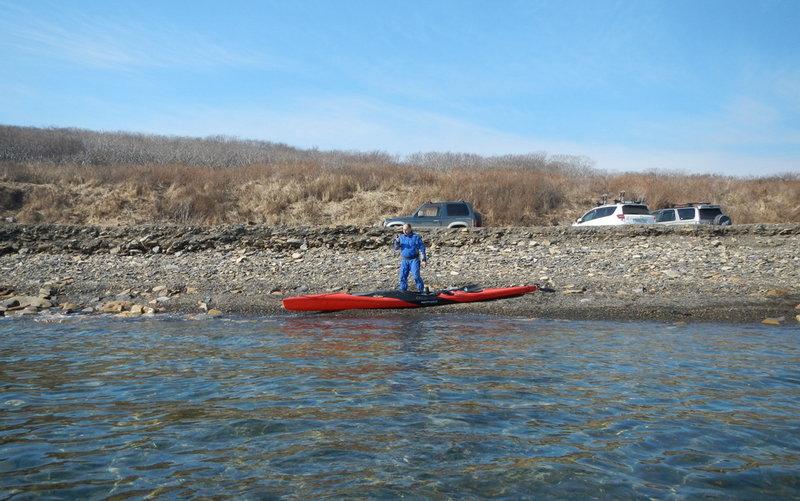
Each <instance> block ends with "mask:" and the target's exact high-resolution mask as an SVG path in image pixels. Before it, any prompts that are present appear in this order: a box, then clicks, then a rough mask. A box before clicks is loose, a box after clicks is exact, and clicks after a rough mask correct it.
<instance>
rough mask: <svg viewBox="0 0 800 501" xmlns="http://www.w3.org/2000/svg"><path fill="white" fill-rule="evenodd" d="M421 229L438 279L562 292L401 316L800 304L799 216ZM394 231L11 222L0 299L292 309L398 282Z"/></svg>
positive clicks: (602, 315) (768, 310) (24, 307)
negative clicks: (304, 298) (753, 221)
mask: <svg viewBox="0 0 800 501" xmlns="http://www.w3.org/2000/svg"><path fill="white" fill-rule="evenodd" d="M419 233H420V234H421V235H422V236H423V238H424V240H425V243H426V245H427V246H428V249H429V257H430V261H429V264H428V267H427V268H426V269H424V270H423V278H424V279H425V281H426V284H427V285H428V286H429V287H430V288H431V289H435V288H440V287H449V286H460V285H466V284H479V285H481V286H484V287H504V286H511V285H525V284H540V285H542V286H547V287H551V288H553V289H555V292H548V293H546V292H537V293H532V294H528V295H526V296H523V297H518V298H512V299H507V300H500V301H493V302H486V303H473V304H464V305H453V306H443V307H440V308H435V309H424V310H413V312H412V311H411V310H402V311H403V314H432V313H434V312H435V314H459V313H466V312H469V313H479V314H490V315H515V316H526V317H536V318H551V319H573V320H577V319H591V320H648V321H666V322H707V321H713V322H762V321H764V320H767V321H768V322H772V323H776V324H786V325H797V322H798V317H797V315H799V314H800V310H798V309H796V308H797V307H798V305H800V225H738V226H730V227H713V226H691V227H689V226H684V227H663V226H658V227H655V226H627V227H595V228H572V227H541V228H540V227H536V228H473V229H467V230H433V231H420V232H419ZM394 235H395V232H394V231H391V230H388V229H383V228H378V227H368V228H363V227H303V228H288V227H286V228H276V227H265V226H259V225H252V226H229V227H200V228H197V227H177V226H135V227H108V228H106V227H82V226H55V225H36V226H28V225H16V224H4V225H0V270H1V271H2V278H0V302H1V303H0V304H2V305H1V306H0V313H4V314H6V315H11V314H17V313H20V312H22V311H24V312H27V313H33V312H34V310H35V311H42V310H48V311H60V312H65V313H71V314H79V313H92V312H95V313H96V312H105V311H116V312H122V313H123V314H126V315H132V314H140V313H147V312H153V311H154V312H156V314H158V313H159V312H173V313H182V314H208V313H207V312H212V313H213V314H223V315H229V314H256V315H297V314H298V313H292V312H287V311H285V310H283V309H282V307H281V302H280V300H281V299H282V298H284V297H288V296H295V295H302V294H311V293H321V292H328V291H339V290H349V291H352V292H364V291H370V290H379V289H391V288H395V287H396V286H397V276H396V274H397V264H398V258H397V255H396V254H395V253H394V252H393V251H392V248H391V241H392V238H393V236H394ZM34 298H39V299H45V300H46V301H39V302H38V303H37V302H36V301H34ZM14 301H16V303H17V304H16V305H15V304H14ZM48 302H49V306H48ZM339 314H341V313H337V314H334V315H339ZM347 314H348V315H353V314H360V315H373V314H375V313H374V312H356V313H354V312H349V313H347Z"/></svg>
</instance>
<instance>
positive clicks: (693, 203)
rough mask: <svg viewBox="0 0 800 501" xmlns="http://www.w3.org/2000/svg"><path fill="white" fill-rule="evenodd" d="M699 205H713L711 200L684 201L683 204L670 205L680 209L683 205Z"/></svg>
mask: <svg viewBox="0 0 800 501" xmlns="http://www.w3.org/2000/svg"><path fill="white" fill-rule="evenodd" d="M699 205H713V204H712V203H711V202H684V203H682V204H672V205H671V206H670V207H672V208H673V209H679V208H681V207H697V206H699Z"/></svg>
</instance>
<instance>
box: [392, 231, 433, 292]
mask: <svg viewBox="0 0 800 501" xmlns="http://www.w3.org/2000/svg"><path fill="white" fill-rule="evenodd" d="M394 248H395V249H398V248H399V249H400V290H401V291H405V290H408V274H409V272H410V273H412V274H413V275H414V281H415V282H416V283H417V290H418V291H419V292H425V283H424V282H423V281H422V275H421V274H420V271H419V269H420V263H421V264H422V267H423V268H424V267H425V266H426V265H427V264H428V259H427V256H426V255H425V244H424V243H423V242H422V237H420V236H419V235H417V234H416V233H414V230H412V229H411V225H410V224H408V223H406V224H404V225H403V233H402V234H400V235H398V236H397V238H395V239H394Z"/></svg>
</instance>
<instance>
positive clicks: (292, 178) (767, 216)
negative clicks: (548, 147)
mask: <svg viewBox="0 0 800 501" xmlns="http://www.w3.org/2000/svg"><path fill="white" fill-rule="evenodd" d="M620 191H625V192H626V198H643V199H644V200H645V201H646V202H647V203H648V205H649V206H650V208H651V209H653V210H655V209H658V208H662V207H666V206H668V205H669V204H671V203H680V202H688V201H699V200H703V201H710V202H714V203H719V204H722V205H723V206H724V207H725V208H726V210H727V212H728V213H729V214H730V215H731V217H732V218H733V220H734V222H735V223H742V224H746V223H798V222H800V175H799V174H798V173H791V174H786V175H783V176H774V177H768V178H759V177H752V178H745V179H742V178H734V177H726V176H712V175H684V174H680V173H676V174H665V173H657V172H643V173H622V174H618V173H607V172H603V171H600V170H597V169H594V168H592V167H591V162H590V161H589V160H588V159H586V158H583V157H570V156H549V155H547V154H545V153H533V154H529V155H506V156H500V157H480V156H477V155H468V154H456V153H420V154H416V155H410V156H408V157H404V158H399V157H397V156H392V155H389V154H386V153H382V152H366V153H361V152H342V151H328V152H323V151H318V150H300V149H296V148H292V147H290V146H287V145H284V144H279V143H269V142H257V141H243V140H237V139H231V138H225V137H212V138H203V139H200V138H180V137H164V136H146V135H141V134H129V133H121V132H115V133H100V132H92V131H85V130H79V129H37V128H24V127H11V126H0V216H2V217H3V218H4V219H8V220H15V221H18V222H21V223H56V224H61V223H63V224H92V225H127V224H154V223H177V224H192V225H220V224H246V223H263V224H268V225H282V226H301V225H302V226H306V225H345V224H347V225H360V226H369V225H375V224H377V223H379V222H380V221H381V220H382V219H383V218H386V217H390V216H399V215H405V214H408V213H410V212H411V211H412V210H413V209H415V208H416V207H417V206H418V205H419V204H421V203H422V202H424V201H426V200H460V199H463V200H468V201H471V202H472V203H473V204H474V205H475V206H476V208H477V209H478V210H479V211H481V212H482V213H483V214H484V216H485V218H484V220H485V224H487V225H489V226H550V225H568V224H570V223H571V221H572V220H574V219H575V218H576V217H578V216H580V215H581V214H582V213H583V212H584V211H585V210H586V209H588V208H590V207H591V206H592V205H593V204H594V202H596V201H597V200H598V199H599V197H600V196H601V195H602V194H604V193H607V194H609V195H610V196H611V197H612V198H613V197H614V196H616V195H617V194H618V193H619V192H620Z"/></svg>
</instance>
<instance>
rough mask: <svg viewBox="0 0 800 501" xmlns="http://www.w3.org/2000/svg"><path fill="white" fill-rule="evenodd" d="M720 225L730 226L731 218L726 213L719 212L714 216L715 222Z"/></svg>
mask: <svg viewBox="0 0 800 501" xmlns="http://www.w3.org/2000/svg"><path fill="white" fill-rule="evenodd" d="M713 224H716V225H719V226H730V225H731V218H729V217H728V216H726V215H725V214H717V217H715V218H714V223H713Z"/></svg>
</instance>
